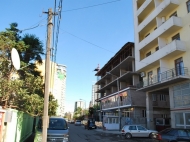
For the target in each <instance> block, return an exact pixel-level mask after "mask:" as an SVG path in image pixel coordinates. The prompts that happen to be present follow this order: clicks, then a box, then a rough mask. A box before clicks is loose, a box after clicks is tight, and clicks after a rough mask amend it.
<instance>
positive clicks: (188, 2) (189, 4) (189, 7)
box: [186, 0, 190, 13]
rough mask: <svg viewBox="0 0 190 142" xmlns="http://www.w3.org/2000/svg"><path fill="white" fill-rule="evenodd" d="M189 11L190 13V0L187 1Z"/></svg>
mask: <svg viewBox="0 0 190 142" xmlns="http://www.w3.org/2000/svg"><path fill="white" fill-rule="evenodd" d="M186 4H187V12H188V13H189V12H190V0H188V1H187V3H186Z"/></svg>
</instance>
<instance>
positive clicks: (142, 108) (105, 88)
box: [96, 42, 146, 130]
mask: <svg viewBox="0 0 190 142" xmlns="http://www.w3.org/2000/svg"><path fill="white" fill-rule="evenodd" d="M134 55H135V54H134V43H132V42H128V43H126V44H125V45H124V46H123V47H122V48H121V49H120V50H119V51H118V52H117V53H116V54H115V56H114V57H112V58H111V59H110V60H109V61H108V62H107V63H106V64H105V65H104V66H103V67H102V68H101V69H99V70H98V71H97V73H96V76H99V80H98V81H97V82H96V85H99V86H100V88H99V90H98V91H97V93H99V94H100V95H99V96H98V98H97V100H96V101H98V102H99V103H100V111H101V114H102V119H100V120H102V122H103V125H104V127H106V129H107V130H119V129H121V128H122V127H123V126H124V125H125V124H131V123H132V124H141V125H144V126H146V98H145V97H146V96H145V93H144V92H141V91H136V86H135V84H137V83H139V80H140V75H139V73H136V72H135V58H134Z"/></svg>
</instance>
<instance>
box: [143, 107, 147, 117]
mask: <svg viewBox="0 0 190 142" xmlns="http://www.w3.org/2000/svg"><path fill="white" fill-rule="evenodd" d="M142 117H146V110H144V109H143V110H142Z"/></svg>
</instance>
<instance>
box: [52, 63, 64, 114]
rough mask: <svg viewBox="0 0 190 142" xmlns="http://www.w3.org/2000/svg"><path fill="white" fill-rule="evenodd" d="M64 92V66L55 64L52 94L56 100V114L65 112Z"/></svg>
mask: <svg viewBox="0 0 190 142" xmlns="http://www.w3.org/2000/svg"><path fill="white" fill-rule="evenodd" d="M65 92H66V66H65V65H60V64H56V67H55V72H54V85H53V95H54V97H55V99H57V101H58V105H59V106H58V109H57V115H58V116H64V114H65Z"/></svg>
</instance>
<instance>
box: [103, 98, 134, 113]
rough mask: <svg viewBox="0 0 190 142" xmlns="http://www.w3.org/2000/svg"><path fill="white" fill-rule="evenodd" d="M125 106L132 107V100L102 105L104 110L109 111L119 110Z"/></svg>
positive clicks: (126, 99)
mask: <svg viewBox="0 0 190 142" xmlns="http://www.w3.org/2000/svg"><path fill="white" fill-rule="evenodd" d="M125 106H131V100H130V99H129V98H125V99H123V101H121V102H120V103H119V102H117V101H116V102H107V103H103V104H102V110H107V109H117V108H119V107H120V108H122V107H125Z"/></svg>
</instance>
